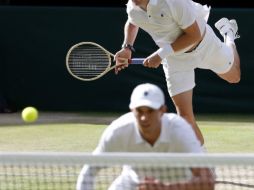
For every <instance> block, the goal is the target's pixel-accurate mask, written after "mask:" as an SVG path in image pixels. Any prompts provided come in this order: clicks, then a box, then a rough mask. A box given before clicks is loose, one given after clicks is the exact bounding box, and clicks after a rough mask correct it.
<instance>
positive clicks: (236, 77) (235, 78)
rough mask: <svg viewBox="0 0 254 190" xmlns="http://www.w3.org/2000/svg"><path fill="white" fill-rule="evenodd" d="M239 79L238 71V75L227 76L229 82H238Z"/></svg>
mask: <svg viewBox="0 0 254 190" xmlns="http://www.w3.org/2000/svg"><path fill="white" fill-rule="evenodd" d="M240 80H241V74H240V73H239V74H238V75H234V76H232V77H230V78H228V80H227V81H228V82H229V83H230V84H237V83H239V82H240Z"/></svg>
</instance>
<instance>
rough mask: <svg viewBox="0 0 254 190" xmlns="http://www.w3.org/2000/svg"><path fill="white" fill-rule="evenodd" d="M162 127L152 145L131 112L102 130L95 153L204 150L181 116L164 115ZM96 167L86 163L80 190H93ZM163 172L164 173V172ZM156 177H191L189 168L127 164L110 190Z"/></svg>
mask: <svg viewBox="0 0 254 190" xmlns="http://www.w3.org/2000/svg"><path fill="white" fill-rule="evenodd" d="M161 121H162V128H161V133H160V136H159V138H158V140H157V141H156V142H155V144H154V145H153V146H151V145H150V144H149V143H147V142H146V141H145V140H144V139H143V138H142V137H141V135H140V133H139V131H138V127H137V122H136V119H135V117H134V114H133V113H132V112H129V113H127V114H124V115H123V116H121V117H120V118H118V119H117V120H115V121H113V122H112V123H111V124H110V125H109V126H108V127H107V128H106V129H105V131H104V132H103V134H102V137H101V139H100V142H99V144H98V146H97V148H96V149H95V151H94V152H93V154H101V153H103V152H146V153H147V152H165V153H167V152H169V153H170V152H176V153H181V152H182V153H188V152H189V153H202V152H203V149H202V147H201V145H200V142H199V141H198V139H197V138H196V135H195V133H194V131H193V129H192V127H191V126H190V125H189V124H188V123H187V122H186V121H185V120H184V119H182V118H181V117H180V116H178V115H176V114H174V113H165V114H164V115H163V116H162V119H161ZM95 174H96V168H90V167H89V166H87V165H86V166H84V167H83V169H82V171H81V173H80V175H79V179H78V182H77V190H88V189H89V190H90V189H93V182H94V175H95ZM162 174H163V175H162ZM147 176H148V177H149V176H150V177H151V176H152V177H155V178H156V179H159V180H160V181H165V180H167V182H168V181H177V180H183V179H185V180H186V179H189V178H191V173H190V171H189V170H186V169H179V168H178V169H177V171H176V170H174V169H168V168H153V169H151V168H149V167H148V168H137V167H135V168H134V167H131V166H124V167H123V170H122V173H121V175H120V176H118V178H117V179H116V180H115V181H114V182H113V183H112V184H111V186H110V188H109V190H126V189H128V190H136V187H137V183H138V182H139V180H142V179H144V177H147Z"/></svg>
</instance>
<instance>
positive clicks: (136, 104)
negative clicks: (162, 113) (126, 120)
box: [129, 100, 162, 109]
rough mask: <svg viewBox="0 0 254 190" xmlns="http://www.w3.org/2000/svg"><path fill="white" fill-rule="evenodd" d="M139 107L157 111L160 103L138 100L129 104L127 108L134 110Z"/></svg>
mask: <svg viewBox="0 0 254 190" xmlns="http://www.w3.org/2000/svg"><path fill="white" fill-rule="evenodd" d="M141 106H147V107H150V108H153V109H159V108H160V107H161V106H162V105H161V104H160V103H155V102H151V101H148V100H140V101H138V102H134V103H130V105H129V108H130V109H134V108H138V107H141Z"/></svg>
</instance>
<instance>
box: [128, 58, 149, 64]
mask: <svg viewBox="0 0 254 190" xmlns="http://www.w3.org/2000/svg"><path fill="white" fill-rule="evenodd" d="M144 60H145V59H144V58H133V59H131V60H129V63H130V64H143V61H144Z"/></svg>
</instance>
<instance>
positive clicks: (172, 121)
mask: <svg viewBox="0 0 254 190" xmlns="http://www.w3.org/2000/svg"><path fill="white" fill-rule="evenodd" d="M162 121H163V123H169V125H170V126H171V127H174V126H176V127H177V126H189V124H188V123H187V121H186V120H185V119H184V118H183V117H181V116H179V115H177V114H175V113H165V114H164V115H163V120H162Z"/></svg>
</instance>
